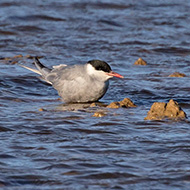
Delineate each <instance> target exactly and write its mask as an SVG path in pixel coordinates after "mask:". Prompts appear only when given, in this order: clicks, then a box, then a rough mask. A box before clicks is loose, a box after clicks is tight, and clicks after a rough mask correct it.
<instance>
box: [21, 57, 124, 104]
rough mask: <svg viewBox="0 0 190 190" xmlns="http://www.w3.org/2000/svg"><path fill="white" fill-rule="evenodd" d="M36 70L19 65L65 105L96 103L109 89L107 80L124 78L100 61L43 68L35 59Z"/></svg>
mask: <svg viewBox="0 0 190 190" xmlns="http://www.w3.org/2000/svg"><path fill="white" fill-rule="evenodd" d="M34 65H35V66H36V69H33V68H30V67H27V66H25V65H20V66H22V67H24V68H26V69H28V70H30V71H33V72H35V73H37V74H39V75H40V78H41V79H42V80H44V81H46V82H47V83H49V84H51V85H52V86H53V88H54V89H56V90H57V91H58V94H59V96H60V97H61V98H62V100H63V101H64V102H66V103H85V102H96V101H98V100H99V99H101V98H102V97H103V96H104V94H105V93H106V91H107V89H108V87H109V79H111V78H113V77H118V78H124V77H123V76H122V75H120V74H118V73H116V72H113V71H112V69H111V67H110V66H109V65H108V64H107V63H106V62H105V61H101V60H90V61H88V62H87V63H86V64H83V65H82V64H81V65H80V64H78V65H72V66H67V65H64V64H61V65H57V66H53V68H52V69H49V68H48V67H46V66H44V65H43V64H42V63H41V62H40V61H39V60H38V59H37V58H36V57H35V58H34Z"/></svg>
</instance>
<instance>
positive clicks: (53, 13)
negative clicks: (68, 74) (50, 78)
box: [0, 0, 190, 190]
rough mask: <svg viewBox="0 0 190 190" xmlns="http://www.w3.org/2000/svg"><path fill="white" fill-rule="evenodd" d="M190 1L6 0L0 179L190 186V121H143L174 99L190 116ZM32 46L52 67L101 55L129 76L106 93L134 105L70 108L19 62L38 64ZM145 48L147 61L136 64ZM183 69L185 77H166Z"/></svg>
mask: <svg viewBox="0 0 190 190" xmlns="http://www.w3.org/2000/svg"><path fill="white" fill-rule="evenodd" d="M189 10H190V2H189V1H186V0H182V1H177V0H172V1H167V2H166V1H162V0H157V1H156V2H155V1H149V0H144V1H124V0H119V1H111V0H103V1H101V2H100V1H95V0H94V1H79V0H72V1H58V0H46V1H43V0H38V1H27V2H26V1H24V0H17V1H11V0H1V2H0V50H1V51H0V147H1V148H0V150H1V152H0V187H1V188H2V189H11V190H12V189H19V190H24V189H43V190H44V189H77V190H79V189H81V190H84V189H90V190H91V189H109V190H110V189H131V190H134V189H140V190H147V189H151V190H153V189H155V190H158V189H159V190H165V189H171V190H179V189H180V190H183V189H184V190H187V189H189V186H190V161H189V154H190V127H189V126H190V125H189V120H188V119H187V121H178V122H175V121H170V120H164V121H145V120H144V118H145V117H146V115H147V112H148V111H149V109H150V107H151V105H152V104H153V103H154V102H168V101H169V100H170V99H174V100H175V101H177V102H178V103H179V105H180V106H181V108H182V109H183V110H184V111H185V112H186V114H187V117H189V116H190V95H189V91H190V83H189V80H190V79H189V77H190V75H189V70H190V66H189V65H190V46H189V44H190V24H189V23H190V12H189ZM16 55H23V57H21V58H15V59H10V60H5V59H4V58H6V57H10V58H13V57H14V56H16ZM26 55H31V56H39V57H41V59H40V60H41V62H42V63H44V64H45V65H47V66H49V67H51V66H52V65H56V64H68V65H70V64H75V63H81V64H82V63H86V62H87V61H88V60H91V59H101V60H104V61H106V62H108V63H109V64H110V65H111V67H112V69H113V70H114V71H116V72H118V73H120V74H122V75H124V76H125V78H124V79H122V80H119V79H113V80H112V81H111V83H110V88H109V90H108V92H107V94H106V95H105V96H104V97H103V98H102V99H101V102H103V103H105V104H109V103H110V102H112V101H120V100H122V99H123V98H126V97H128V98H130V99H131V100H132V101H133V102H134V103H135V104H136V105H137V107H136V108H128V109H124V108H120V109H107V110H104V111H105V112H106V116H104V117H101V118H96V117H92V115H93V114H94V112H96V111H98V110H97V109H96V108H86V107H85V106H84V105H81V107H80V106H79V105H72V108H71V107H70V106H68V105H65V104H63V103H62V102H61V101H60V100H59V96H58V94H57V92H56V91H55V90H54V89H53V88H52V87H51V86H49V85H47V84H45V83H44V82H42V81H40V80H39V79H38V78H37V76H36V74H34V73H31V72H30V71H27V70H25V69H23V68H20V67H19V66H18V65H17V64H14V63H15V62H18V63H22V64H25V65H27V66H31V65H32V62H33V61H32V59H29V58H27V57H25V56H26ZM139 57H142V58H143V59H144V60H146V61H147V66H135V65H133V64H134V62H135V61H136V60H137V59H138V58H139ZM14 61H15V62H14ZM176 71H177V72H180V73H184V74H185V75H186V77H183V78H171V77H168V76H169V75H170V74H172V73H174V72H176ZM99 109H102V108H99Z"/></svg>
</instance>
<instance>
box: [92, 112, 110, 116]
mask: <svg viewBox="0 0 190 190" xmlns="http://www.w3.org/2000/svg"><path fill="white" fill-rule="evenodd" d="M106 115H107V114H106V113H105V112H103V111H97V112H95V113H94V115H93V116H92V117H104V116H106Z"/></svg>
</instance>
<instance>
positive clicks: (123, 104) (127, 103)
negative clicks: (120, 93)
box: [107, 98, 137, 108]
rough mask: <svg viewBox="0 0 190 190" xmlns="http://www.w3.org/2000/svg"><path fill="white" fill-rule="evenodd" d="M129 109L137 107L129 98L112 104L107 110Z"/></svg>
mask: <svg viewBox="0 0 190 190" xmlns="http://www.w3.org/2000/svg"><path fill="white" fill-rule="evenodd" d="M121 107H122V108H129V107H137V106H136V105H135V104H134V103H133V102H132V101H131V100H130V99H129V98H124V99H123V100H122V101H119V102H112V103H110V104H109V105H108V106H107V108H121Z"/></svg>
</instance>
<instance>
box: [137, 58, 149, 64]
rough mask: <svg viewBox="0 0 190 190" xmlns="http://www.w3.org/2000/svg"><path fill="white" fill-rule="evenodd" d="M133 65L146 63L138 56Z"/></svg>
mask: <svg viewBox="0 0 190 190" xmlns="http://www.w3.org/2000/svg"><path fill="white" fill-rule="evenodd" d="M134 65H147V62H146V61H145V60H143V59H142V58H139V59H138V60H137V61H135V63H134Z"/></svg>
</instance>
